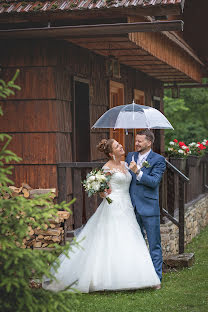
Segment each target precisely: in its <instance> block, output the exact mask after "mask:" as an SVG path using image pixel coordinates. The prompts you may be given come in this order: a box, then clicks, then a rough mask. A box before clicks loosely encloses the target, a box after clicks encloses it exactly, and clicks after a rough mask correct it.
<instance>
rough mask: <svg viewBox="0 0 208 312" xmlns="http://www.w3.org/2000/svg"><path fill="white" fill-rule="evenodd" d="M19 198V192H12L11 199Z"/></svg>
mask: <svg viewBox="0 0 208 312" xmlns="http://www.w3.org/2000/svg"><path fill="white" fill-rule="evenodd" d="M17 196H19V193H17V192H12V194H11V197H17Z"/></svg>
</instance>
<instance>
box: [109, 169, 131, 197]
mask: <svg viewBox="0 0 208 312" xmlns="http://www.w3.org/2000/svg"><path fill="white" fill-rule="evenodd" d="M103 170H104V172H110V173H111V179H110V187H111V190H112V192H111V194H116V193H122V194H123V195H124V194H127V195H129V186H130V183H131V179H132V176H131V174H130V173H129V171H128V170H127V169H125V172H122V171H120V170H119V169H115V168H114V169H110V168H109V167H107V166H104V167H103Z"/></svg>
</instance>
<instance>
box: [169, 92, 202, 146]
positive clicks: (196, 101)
mask: <svg viewBox="0 0 208 312" xmlns="http://www.w3.org/2000/svg"><path fill="white" fill-rule="evenodd" d="M207 111H208V90H207V89H205V88H204V89H201V88H199V89H188V88H187V89H185V88H184V89H181V92H180V98H179V99H172V98H171V94H170V90H166V92H165V97H164V112H165V116H166V117H167V118H168V120H169V121H170V122H171V124H172V125H173V127H174V131H172V130H165V142H166V145H167V144H168V142H169V141H171V140H173V139H174V138H176V139H178V140H179V141H185V142H186V144H188V143H191V142H193V141H202V140H203V139H205V138H207V136H208V123H207Z"/></svg>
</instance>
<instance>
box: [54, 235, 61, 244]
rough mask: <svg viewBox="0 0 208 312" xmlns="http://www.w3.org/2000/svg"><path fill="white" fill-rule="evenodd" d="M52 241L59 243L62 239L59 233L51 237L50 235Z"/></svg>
mask: <svg viewBox="0 0 208 312" xmlns="http://www.w3.org/2000/svg"><path fill="white" fill-rule="evenodd" d="M52 241H53V242H54V243H60V242H61V241H62V239H61V235H60V236H53V237H52Z"/></svg>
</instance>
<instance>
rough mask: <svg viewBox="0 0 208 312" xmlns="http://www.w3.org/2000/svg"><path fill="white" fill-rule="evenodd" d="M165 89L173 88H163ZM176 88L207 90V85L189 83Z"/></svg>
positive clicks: (170, 87)
mask: <svg viewBox="0 0 208 312" xmlns="http://www.w3.org/2000/svg"><path fill="white" fill-rule="evenodd" d="M164 88H165V89H172V88H175V86H173V85H171V86H164ZM177 88H208V83H190V84H184V85H177Z"/></svg>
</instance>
